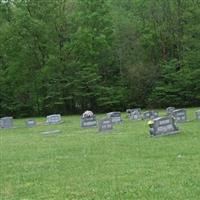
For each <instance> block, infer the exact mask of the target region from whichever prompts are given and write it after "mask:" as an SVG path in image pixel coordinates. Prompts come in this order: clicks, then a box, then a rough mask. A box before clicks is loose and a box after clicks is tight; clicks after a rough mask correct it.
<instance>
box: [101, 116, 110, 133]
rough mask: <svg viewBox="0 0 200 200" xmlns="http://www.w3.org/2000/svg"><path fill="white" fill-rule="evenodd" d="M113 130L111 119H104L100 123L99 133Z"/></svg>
mask: <svg viewBox="0 0 200 200" xmlns="http://www.w3.org/2000/svg"><path fill="white" fill-rule="evenodd" d="M112 129H113V125H112V121H111V119H102V120H101V121H100V122H99V131H100V132H106V131H111V130H112Z"/></svg>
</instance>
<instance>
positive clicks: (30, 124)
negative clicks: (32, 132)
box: [26, 119, 36, 128]
mask: <svg viewBox="0 0 200 200" xmlns="http://www.w3.org/2000/svg"><path fill="white" fill-rule="evenodd" d="M26 126H27V127H28V128H32V127H34V126H36V121H35V120H33V119H27V120H26Z"/></svg>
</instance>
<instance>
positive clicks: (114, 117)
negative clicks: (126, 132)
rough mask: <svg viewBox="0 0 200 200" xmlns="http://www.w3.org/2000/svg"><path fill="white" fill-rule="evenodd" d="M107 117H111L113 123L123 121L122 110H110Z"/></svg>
mask: <svg viewBox="0 0 200 200" xmlns="http://www.w3.org/2000/svg"><path fill="white" fill-rule="evenodd" d="M107 117H108V118H109V119H111V121H112V123H114V124H115V123H121V122H122V118H121V113H120V112H110V113H107Z"/></svg>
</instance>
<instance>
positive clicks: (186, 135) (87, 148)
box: [0, 109, 200, 199]
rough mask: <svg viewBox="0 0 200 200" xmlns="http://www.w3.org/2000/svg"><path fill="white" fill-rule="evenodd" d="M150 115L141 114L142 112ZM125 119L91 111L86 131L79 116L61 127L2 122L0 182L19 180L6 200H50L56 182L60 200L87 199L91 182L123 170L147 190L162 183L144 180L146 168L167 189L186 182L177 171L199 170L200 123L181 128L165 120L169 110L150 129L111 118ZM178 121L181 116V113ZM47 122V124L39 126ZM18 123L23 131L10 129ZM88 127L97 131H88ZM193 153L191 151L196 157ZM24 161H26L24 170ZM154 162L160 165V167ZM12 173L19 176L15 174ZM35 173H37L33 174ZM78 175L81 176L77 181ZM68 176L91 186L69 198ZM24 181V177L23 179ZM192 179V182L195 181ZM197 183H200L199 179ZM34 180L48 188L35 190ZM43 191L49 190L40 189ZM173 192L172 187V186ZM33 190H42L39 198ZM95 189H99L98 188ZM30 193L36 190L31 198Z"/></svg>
mask: <svg viewBox="0 0 200 200" xmlns="http://www.w3.org/2000/svg"><path fill="white" fill-rule="evenodd" d="M134 112H135V113H137V114H138V113H139V112H137V111H134ZM134 112H132V113H134ZM145 112H146V111H145V110H144V111H141V113H145ZM198 112H199V110H198V109H187V119H193V118H194V117H195V116H196V114H197V113H198ZM88 113H89V114H88ZM113 113H114V115H113ZM116 113H117V114H116ZM125 115H126V113H119V112H111V113H110V114H100V115H99V114H97V115H94V114H93V112H86V115H85V114H83V115H82V116H81V124H82V125H81V127H80V125H79V120H80V117H79V116H62V118H63V120H64V121H65V123H62V124H60V125H59V128H58V126H55V125H56V124H57V123H53V124H51V126H47V125H45V123H44V122H45V117H43V118H38V119H37V118H34V119H27V120H25V122H26V123H25V125H24V120H22V119H13V118H12V117H10V118H1V126H2V125H3V126H4V127H5V128H1V129H0V134H1V146H0V150H1V170H3V174H2V177H3V179H1V180H0V181H1V184H6V183H5V182H4V180H5V179H7V174H10V176H15V179H13V180H12V182H10V184H11V186H12V188H13V189H15V190H16V192H12V193H9V194H7V193H5V190H4V189H3V190H2V191H1V194H2V195H3V196H7V197H9V198H7V199H15V198H18V197H19V196H20V197H24V198H25V197H27V196H29V197H31V198H33V199H39V198H40V197H41V196H45V199H46V197H47V198H49V197H50V196H52V195H54V193H53V190H48V192H45V189H47V188H48V187H49V186H51V184H52V182H51V178H52V177H53V179H54V188H57V189H59V190H58V191H59V193H56V196H58V197H59V199H62V196H67V197H72V196H73V195H72V194H71V193H70V192H72V191H76V192H77V195H78V196H76V197H77V198H79V197H80V199H82V197H83V196H82V193H81V190H82V187H83V188H84V187H87V188H88V189H89V190H92V188H93V187H94V186H90V185H89V183H91V182H96V181H97V179H98V180H100V181H101V182H102V183H104V184H107V183H110V181H109V179H110V177H113V176H114V174H116V173H117V174H121V173H122V174H123V172H124V169H126V170H127V171H129V172H130V173H128V174H127V175H126V174H124V175H123V176H124V177H125V178H126V181H128V182H130V181H132V178H133V177H135V178H137V180H139V179H140V180H141V181H142V182H143V185H142V188H143V189H144V190H145V189H147V188H148V187H149V186H150V185H152V184H161V183H163V180H162V179H160V178H157V179H155V180H152V181H150V182H149V183H148V182H146V178H145V176H141V174H138V173H139V172H141V173H145V171H146V169H147V168H151V170H153V172H152V173H154V174H155V175H156V176H158V177H165V179H164V183H165V184H167V183H169V182H171V180H173V181H176V182H177V183H178V182H179V181H181V180H182V178H181V177H180V178H177V177H176V174H177V170H178V171H179V170H181V169H183V168H185V167H187V172H184V171H183V172H182V173H183V174H182V175H184V176H185V177H186V178H187V174H188V173H192V172H193V170H194V169H192V168H191V166H192V165H197V164H198V160H199V159H197V158H199V154H198V152H199V147H198V146H199V145H195V144H198V142H199V141H200V135H199V128H200V125H199V120H197V119H198V118H195V120H191V121H189V122H188V123H186V124H184V123H178V124H177V121H176V119H175V118H174V117H172V116H168V115H166V111H165V110H159V117H157V118H149V120H151V121H152V123H150V124H149V121H148V120H137V119H136V120H134V123H133V122H132V120H130V119H128V118H124V120H123V126H121V125H120V124H118V123H113V121H112V118H111V117H120V119H122V118H123V116H125ZM178 116H182V115H180V114H178ZM117 119H118V118H117ZM120 119H118V120H119V121H120ZM181 119H182V118H181ZM82 120H84V121H82ZM115 120H116V119H115ZM68 122H70V123H68ZM42 123H43V125H40V126H38V125H37V124H42ZM13 124H15V126H16V127H18V128H16V129H12V128H10V127H13ZM82 127H86V128H84V129H83V128H82ZM88 127H93V128H92V129H91V128H89V129H88ZM98 133H99V134H98ZM100 133H102V134H100ZM177 133H179V134H177ZM171 135H173V137H172V136H171ZM150 136H151V137H150ZM158 136H159V137H158ZM160 136H162V137H160ZM163 136H165V137H163ZM194 137H195V138H196V139H195V140H194V139H193V138H194ZM155 138H156V139H155ZM13 141H14V143H13ZM13 145H14V146H13ZM21 145H22V146H21ZM195 146H196V147H195ZM190 149H192V154H191V153H190ZM27 153H28V154H27ZM21 158H23V159H24V160H23V165H22V160H21ZM188 159H190V162H188V161H187V160H188ZM163 162H167V163H168V165H173V166H174V165H176V169H174V168H170V169H169V168H168V166H165V164H164V163H163ZM29 163H31V164H29ZM106 163H110V164H109V166H110V167H111V168H110V167H109V168H107V165H106ZM134 163H137V164H136V165H135V164H134ZM154 163H157V164H156V166H155V164H154ZM144 164H145V165H144ZM129 165H130V166H129ZM41 166H42V167H41ZM119 166H120V167H119ZM138 166H139V171H138ZM97 167H99V168H98V170H97V171H96V170H94V169H95V168H97ZM158 167H159V168H162V169H165V170H166V171H168V172H167V174H168V173H169V174H170V175H172V176H175V177H176V179H173V178H172V177H171V176H168V175H167V174H166V172H160V171H159V170H157V168H158ZM13 168H15V171H12V169H13ZM25 169H26V171H24V170H25ZM47 169H48V170H47ZM35 170H37V174H34V172H35ZM61 171H62V172H61ZM94 172H95V175H93V176H92V177H91V179H87V177H85V173H87V174H89V173H94ZM195 172H196V173H197V174H198V173H200V171H199V168H197V169H195ZM77 173H78V174H79V177H76V174H77ZM113 173H114V174H113ZM63 174H64V177H65V178H67V179H71V180H73V181H75V182H76V181H77V184H78V182H79V180H83V179H84V180H85V178H86V180H87V181H89V183H87V182H85V183H83V184H84V185H83V186H81V187H80V188H77V187H75V188H73V189H70V190H69V191H68V192H69V193H67V191H66V190H65V189H64V188H62V185H63V184H64V185H65V184H67V179H63V178H62V177H63ZM21 176H23V177H24V179H23V180H21ZM48 177H51V178H50V179H49V178H48ZM188 179H190V180H191V177H188ZM192 180H193V181H198V175H197V177H193V178H192ZM7 181H9V179H7ZM10 181H11V180H10ZM35 181H37V182H38V183H39V182H41V183H43V182H44V183H45V184H44V185H42V186H41V185H39V184H36V185H32V184H34V182H35ZM126 181H125V180H124V178H123V177H118V178H117V182H116V183H115V184H117V185H118V187H121V184H125V182H126ZM19 183H20V184H19ZM27 184H28V185H30V186H29V190H24V189H22V188H26V187H28V186H27ZM85 184H86V185H85ZM5 187H7V186H6V185H5ZM41 187H42V188H43V189H44V190H40V188H41ZM135 187H136V189H139V187H141V186H137V185H135ZM168 187H169V188H171V187H170V185H169V186H168ZM189 187H190V186H189ZM32 188H34V190H37V193H35V192H34V191H33V190H32ZM94 188H96V189H98V185H96V186H95V187H94ZM121 190H123V191H124V190H125V188H124V187H122V188H121ZM190 190H191V191H193V188H192V187H190ZM29 191H32V195H30V193H29ZM106 191H107V192H108V190H107V189H106V188H105V189H104V190H103V193H104V192H106ZM103 193H102V194H101V195H102V197H103ZM79 195H80V196H79ZM87 197H90V195H89V196H87Z"/></svg>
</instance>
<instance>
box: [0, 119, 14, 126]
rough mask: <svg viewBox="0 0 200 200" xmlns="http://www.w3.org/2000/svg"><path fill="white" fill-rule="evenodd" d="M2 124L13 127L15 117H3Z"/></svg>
mask: <svg viewBox="0 0 200 200" xmlns="http://www.w3.org/2000/svg"><path fill="white" fill-rule="evenodd" d="M0 122H1V125H0V127H2V128H12V127H13V117H3V118H1V121H0Z"/></svg>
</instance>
